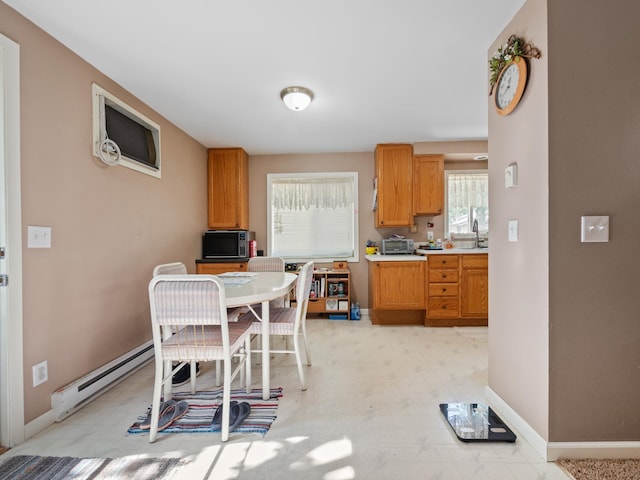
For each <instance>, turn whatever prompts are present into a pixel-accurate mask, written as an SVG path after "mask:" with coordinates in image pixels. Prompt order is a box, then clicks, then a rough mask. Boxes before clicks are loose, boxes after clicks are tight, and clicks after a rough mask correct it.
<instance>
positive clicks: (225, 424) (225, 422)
mask: <svg viewBox="0 0 640 480" xmlns="http://www.w3.org/2000/svg"><path fill="white" fill-rule="evenodd" d="M223 364H224V385H223V387H222V429H221V432H220V434H221V437H222V438H221V440H222V441H223V442H226V441H227V440H229V416H230V415H229V414H230V413H231V412H230V406H229V404H230V402H231V368H232V365H231V362H227V361H225V362H223Z"/></svg>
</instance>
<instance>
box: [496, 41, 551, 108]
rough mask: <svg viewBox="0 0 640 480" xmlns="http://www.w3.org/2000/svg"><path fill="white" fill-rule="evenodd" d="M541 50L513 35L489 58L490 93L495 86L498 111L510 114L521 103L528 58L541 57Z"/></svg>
mask: <svg viewBox="0 0 640 480" xmlns="http://www.w3.org/2000/svg"><path fill="white" fill-rule="evenodd" d="M540 55H541V54H540V50H539V49H538V48H536V47H534V46H533V45H531V44H530V43H527V42H525V41H524V39H522V38H521V37H517V36H516V35H511V36H510V37H509V40H508V41H507V43H506V44H505V45H503V46H501V47H500V48H498V51H497V52H496V53H494V54H493V57H491V59H490V60H489V70H490V76H489V95H491V94H492V93H493V90H494V87H495V90H496V94H495V106H496V111H497V112H498V114H500V115H508V114H510V113H511V112H512V111H513V110H514V109H515V108H516V107H517V106H518V103H520V99H521V98H522V95H523V94H524V89H525V87H526V86H527V79H528V71H527V59H529V58H540Z"/></svg>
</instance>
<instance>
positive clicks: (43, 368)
mask: <svg viewBox="0 0 640 480" xmlns="http://www.w3.org/2000/svg"><path fill="white" fill-rule="evenodd" d="M32 368H33V386H34V387H37V386H38V385H41V384H43V383H44V382H46V381H47V380H49V367H48V366H47V361H46V360H45V361H44V362H40V363H38V364H37V365H34V366H33V367H32Z"/></svg>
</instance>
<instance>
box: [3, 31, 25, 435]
mask: <svg viewBox="0 0 640 480" xmlns="http://www.w3.org/2000/svg"><path fill="white" fill-rule="evenodd" d="M0 50H1V52H0V56H1V57H2V58H1V59H0V61H1V62H2V65H1V66H0V74H2V75H3V81H2V84H3V86H4V88H3V89H2V90H3V91H2V92H0V95H3V100H2V102H0V103H1V104H2V105H3V108H0V114H3V118H4V129H3V131H4V150H3V151H2V152H0V155H3V156H4V168H5V177H4V178H5V184H4V187H5V188H4V190H5V202H6V208H5V218H6V225H5V226H4V227H5V232H6V239H5V241H6V245H5V246H6V259H5V260H3V262H6V264H5V271H6V273H7V275H8V276H9V285H8V286H7V287H0V288H5V289H7V290H6V299H7V301H6V302H4V301H3V302H2V304H3V305H2V308H4V309H5V311H4V312H2V314H0V398H2V399H3V400H5V401H2V402H0V442H1V443H2V444H3V445H4V446H6V447H13V446H15V445H17V444H20V443H22V442H24V440H25V428H24V381H23V368H24V366H23V360H22V352H23V347H22V207H21V192H20V46H19V45H18V44H17V43H15V42H13V41H12V40H10V39H9V38H7V37H5V36H4V35H1V34H0ZM3 110H4V111H3Z"/></svg>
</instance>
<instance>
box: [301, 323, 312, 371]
mask: <svg viewBox="0 0 640 480" xmlns="http://www.w3.org/2000/svg"><path fill="white" fill-rule="evenodd" d="M302 341H303V343H304V354H305V355H306V357H307V365H308V366H309V367H310V366H311V354H310V353H309V342H307V322H302Z"/></svg>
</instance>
